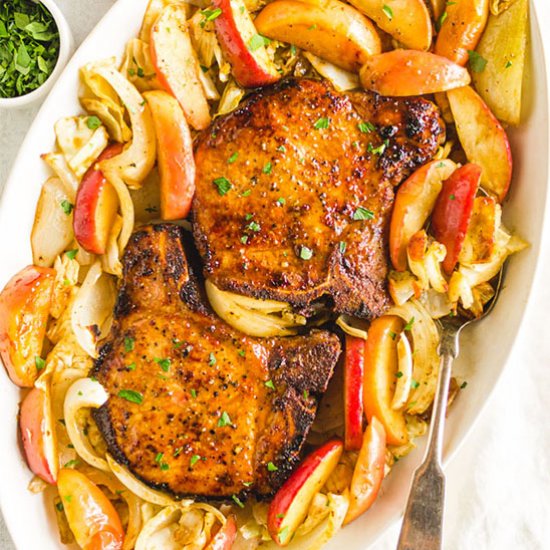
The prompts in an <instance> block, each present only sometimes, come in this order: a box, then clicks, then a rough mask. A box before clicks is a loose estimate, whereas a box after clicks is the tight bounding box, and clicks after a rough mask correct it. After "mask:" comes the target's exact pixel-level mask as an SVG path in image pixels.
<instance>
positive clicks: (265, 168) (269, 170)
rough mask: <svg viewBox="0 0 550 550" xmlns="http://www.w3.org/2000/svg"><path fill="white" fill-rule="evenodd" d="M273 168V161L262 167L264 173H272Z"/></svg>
mask: <svg viewBox="0 0 550 550" xmlns="http://www.w3.org/2000/svg"><path fill="white" fill-rule="evenodd" d="M272 168H273V165H272V164H271V162H268V163H267V164H266V165H265V166H264V167H263V168H262V172H263V173H264V174H271V169H272Z"/></svg>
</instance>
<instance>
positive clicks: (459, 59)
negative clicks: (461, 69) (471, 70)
mask: <svg viewBox="0 0 550 550" xmlns="http://www.w3.org/2000/svg"><path fill="white" fill-rule="evenodd" d="M445 14H446V15H445V16H444V18H442V19H440V21H441V28H440V30H439V33H438V34H437V40H436V43H435V49H434V53H436V54H437V55H442V56H443V57H446V58H447V59H450V60H451V61H454V62H455V63H457V64H458V65H462V66H464V65H466V63H467V62H468V59H469V54H468V52H469V51H472V50H475V49H476V46H477V44H478V42H479V39H480V38H481V35H482V34H483V31H484V29H485V25H486V24H487V17H488V15H489V0H460V2H447V8H446V10H445Z"/></svg>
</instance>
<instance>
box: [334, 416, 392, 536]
mask: <svg viewBox="0 0 550 550" xmlns="http://www.w3.org/2000/svg"><path fill="white" fill-rule="evenodd" d="M385 466H386V432H385V430H384V426H383V425H382V423H381V422H380V421H379V420H378V419H377V418H376V416H373V417H372V419H371V421H370V423H369V425H368V426H367V429H366V430H365V435H364V436H363V445H362V446H361V449H360V451H359V456H358V457H357V462H356V463H355V468H354V470H353V477H352V478H351V486H350V500H349V508H348V512H347V514H346V517H345V519H344V525H347V524H348V523H350V522H352V521H353V520H354V519H357V518H358V517H359V516H360V515H361V514H363V513H364V512H366V511H367V510H368V509H369V508H370V507H371V506H372V505H373V503H374V501H375V500H376V497H377V496H378V491H379V490H380V485H382V480H383V479H384V469H385Z"/></svg>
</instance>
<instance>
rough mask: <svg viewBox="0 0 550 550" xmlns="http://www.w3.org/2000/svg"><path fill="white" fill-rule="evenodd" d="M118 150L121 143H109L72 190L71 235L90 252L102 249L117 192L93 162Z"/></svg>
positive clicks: (111, 221)
mask: <svg viewBox="0 0 550 550" xmlns="http://www.w3.org/2000/svg"><path fill="white" fill-rule="evenodd" d="M121 152H122V145H121V144H119V143H116V144H113V145H109V146H108V147H107V148H106V149H105V150H104V151H103V153H101V155H99V157H98V159H97V161H96V162H95V163H94V164H93V165H92V166H90V168H89V169H88V171H87V172H86V173H85V174H84V176H83V178H82V181H81V182H80V185H79V186H78V191H77V193H76V201H75V207H74V216H73V229H74V234H75V238H76V240H77V241H78V243H79V244H80V245H81V246H82V248H84V250H86V251H87V252H90V253H92V254H104V253H105V251H106V249H107V240H108V238H109V232H110V230H111V227H112V225H113V221H114V218H115V216H116V213H117V211H118V195H117V193H116V191H115V189H114V187H113V186H112V185H111V184H110V183H109V182H108V181H107V180H106V179H105V176H104V175H103V172H102V171H101V170H98V169H97V168H96V164H98V163H99V162H101V161H103V160H107V159H110V158H112V157H115V156H117V155H119V154H120V153H121Z"/></svg>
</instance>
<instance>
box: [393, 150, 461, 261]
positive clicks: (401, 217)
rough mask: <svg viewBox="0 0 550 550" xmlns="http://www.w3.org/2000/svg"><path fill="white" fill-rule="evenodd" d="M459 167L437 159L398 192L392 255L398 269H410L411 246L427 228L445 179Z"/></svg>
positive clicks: (425, 166) (395, 204)
mask: <svg viewBox="0 0 550 550" xmlns="http://www.w3.org/2000/svg"><path fill="white" fill-rule="evenodd" d="M455 169H456V164H455V163H454V162H453V161H452V160H449V159H445V160H434V161H432V162H429V163H428V164H425V165H424V166H422V168H419V169H418V170H417V171H416V172H414V174H413V175H412V176H410V177H409V178H408V179H407V180H406V181H405V182H404V183H403V184H402V185H401V187H400V188H399V190H398V191H397V195H396V196H395V203H394V206H393V212H392V218H391V223H390V257H391V261H392V264H393V267H394V268H395V269H396V270H397V271H405V270H406V269H407V245H408V244H409V241H410V240H411V237H412V236H413V235H414V234H415V233H416V232H417V231H420V229H422V227H424V224H425V223H426V220H427V219H428V217H429V215H430V214H431V212H432V210H433V207H434V205H435V201H436V200H437V197H438V195H439V192H440V191H441V186H442V185H443V180H445V179H447V178H448V177H449V176H450V175H451V174H452V173H453V171H454V170H455Z"/></svg>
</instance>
